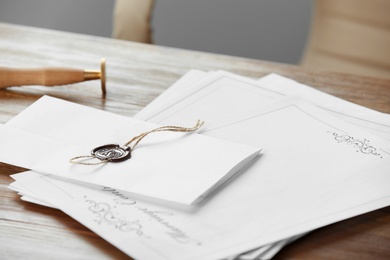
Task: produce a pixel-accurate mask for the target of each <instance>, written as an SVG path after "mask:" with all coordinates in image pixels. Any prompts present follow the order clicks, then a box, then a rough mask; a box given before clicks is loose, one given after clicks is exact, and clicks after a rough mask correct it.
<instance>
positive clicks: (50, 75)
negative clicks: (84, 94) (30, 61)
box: [0, 68, 100, 89]
mask: <svg viewBox="0 0 390 260" xmlns="http://www.w3.org/2000/svg"><path fill="white" fill-rule="evenodd" d="M99 78H100V72H95V71H84V70H76V69H65V68H43V69H10V68H0V89H1V88H6V87H11V86H24V85H42V86H58V85H66V84H72V83H77V82H82V81H85V80H92V79H99Z"/></svg>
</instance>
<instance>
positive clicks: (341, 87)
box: [0, 24, 390, 260]
mask: <svg viewBox="0 0 390 260" xmlns="http://www.w3.org/2000/svg"><path fill="white" fill-rule="evenodd" d="M101 57H106V58H107V76H108V81H107V88H108V93H107V96H106V98H105V99H101V94H100V85H99V84H100V83H99V82H98V81H90V82H83V83H79V84H75V85H71V86H60V87H55V88H47V87H39V86H30V87H22V88H18V87H14V88H9V89H7V90H0V122H1V123H5V122H7V121H8V120H9V119H11V118H12V117H13V116H15V115H16V114H18V113H19V112H20V111H22V110H23V109H24V108H26V107H27V106H28V105H30V104H31V103H33V102H34V101H36V100H37V99H38V98H40V97H41V96H42V95H51V96H54V97H58V98H61V99H65V100H69V101H72V102H76V103H80V104H84V105H87V106H91V107H94V108H98V109H102V110H106V111H110V112H114V113H118V114H121V115H125V116H132V115H134V114H135V113H136V112H137V111H139V110H140V109H142V107H144V106H145V105H147V104H148V103H149V102H150V101H152V100H153V99H154V98H155V97H156V96H158V95H159V94H160V93H161V92H163V91H164V90H165V89H166V88H167V87H168V86H170V85H171V84H172V83H173V82H175V81H176V80H177V79H178V78H179V77H180V76H182V75H183V74H184V73H186V72H187V71H188V70H190V69H201V70H217V69H223V70H228V71H231V72H233V73H237V74H240V75H244V76H250V77H261V76H264V75H266V74H268V73H271V72H275V73H279V74H281V75H284V76H287V77H290V78H293V79H295V80H298V81H300V82H302V83H304V84H308V85H311V86H313V87H315V88H317V89H320V90H322V91H324V92H327V93H330V94H332V95H335V96H338V97H341V98H343V99H346V100H349V101H352V102H355V103H358V104H360V105H363V106H367V107H370V108H373V109H376V110H379V111H382V112H386V113H390V80H383V79H375V78H365V77H358V76H352V75H346V74H337V73H326V72H323V71H307V70H303V69H301V68H299V67H297V66H291V65H285V64H277V63H271V62H265V61H260V60H251V59H245V58H239V57H231V56H224V55H216V54H210V53H202V52H194V51H185V50H179V49H174V48H168V47H162V46H156V45H145V44H138V43H132V42H125V41H119V40H114V39H107V38H99V37H93V36H86V35H78V34H70V33H64V32H58V31H49V30H43V29H37V28H29V27H20V26H14V25H9V24H0V66H7V67H41V66H64V67H73V68H79V69H99V60H100V58H101ZM0 138H1V137H0ZM0 149H1V147H0ZM24 170H25V169H22V168H18V167H14V166H11V165H7V164H1V163H0V258H1V259H18V258H19V259H53V258H57V259H129V258H128V257H127V256H126V255H125V254H123V253H122V252H121V251H119V250H117V249H116V248H115V247H114V246H112V245H110V244H109V243H107V242H105V241H104V240H103V239H101V238H100V237H98V236H97V235H95V234H94V233H93V232H91V231H90V230H88V229H87V228H85V227H84V226H82V225H81V224H79V223H78V222H76V221H74V220H73V219H72V218H70V217H68V216H67V215H65V214H63V213H62V212H60V211H58V210H55V209H50V208H46V207H42V206H37V205H34V204H30V203H27V202H23V201H21V200H20V199H19V196H18V195H17V194H16V193H15V192H13V191H11V190H9V189H7V185H8V184H9V183H10V182H12V179H11V178H10V177H9V175H11V174H14V173H18V172H22V171H24ZM389 171H390V169H389ZM389 188H390V184H389ZM275 258H276V259H321V258H322V259H370V260H371V259H390V207H387V208H384V209H381V210H377V211H374V212H371V213H368V214H364V215H362V216H359V217H355V218H352V219H349V220H346V221H342V222H339V223H336V224H333V225H330V226H327V227H324V228H321V229H319V230H316V231H314V232H312V233H310V234H309V235H307V236H305V237H303V238H301V239H299V240H298V241H296V242H294V243H293V244H291V245H289V246H288V247H286V248H285V249H283V250H282V251H281V252H280V253H279V254H278V255H277V256H276V257H275Z"/></svg>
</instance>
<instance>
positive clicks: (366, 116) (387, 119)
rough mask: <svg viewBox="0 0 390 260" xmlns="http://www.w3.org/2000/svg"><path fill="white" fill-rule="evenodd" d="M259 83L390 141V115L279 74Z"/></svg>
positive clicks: (268, 76) (264, 78)
mask: <svg viewBox="0 0 390 260" xmlns="http://www.w3.org/2000/svg"><path fill="white" fill-rule="evenodd" d="M259 82H260V83H261V85H262V87H264V88H267V89H270V90H271V89H272V90H274V91H278V92H279V93H282V94H284V95H286V96H291V97H299V98H301V99H305V100H308V101H310V102H312V103H313V104H315V105H317V106H318V107H321V108H322V109H324V110H326V111H328V112H330V113H332V114H333V115H334V116H336V117H339V118H342V119H343V120H345V121H347V122H349V123H352V124H354V125H357V126H360V127H363V128H364V129H365V130H366V131H368V132H371V133H373V134H375V135H378V136H380V137H382V138H385V139H386V140H390V115H389V114H385V113H381V112H378V111H375V110H372V109H369V108H366V107H363V106H360V105H357V104H354V103H351V102H348V101H346V100H343V99H340V98H337V97H335V96H332V95H329V94H327V93H324V92H321V91H319V90H316V89H314V88H311V87H309V86H307V85H304V84H301V83H299V82H296V81H294V80H292V79H289V78H285V77H282V76H280V75H277V74H269V75H267V76H265V77H263V78H261V79H260V80H259ZM149 109H151V108H149Z"/></svg>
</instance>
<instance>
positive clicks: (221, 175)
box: [0, 97, 259, 205]
mask: <svg viewBox="0 0 390 260" xmlns="http://www.w3.org/2000/svg"><path fill="white" fill-rule="evenodd" d="M156 127H157V126H156V125H153V124H151V123H146V122H142V121H139V120H134V119H131V118H126V117H123V116H118V115H114V114H111V113H107V112H104V111H100V110H96V109H92V108H88V107H85V106H81V105H77V104H73V103H70V102H66V101H63V100H59V99H55V98H50V97H43V98H41V99H40V100H38V101H37V102H35V103H34V104H33V105H31V106H30V107H29V108H27V109H26V110H25V111H23V112H22V113H20V114H19V115H18V116H16V117H15V118H14V119H12V120H11V121H10V122H9V123H7V124H6V125H4V126H2V127H0V136H1V139H0V147H1V149H0V160H1V161H3V162H6V163H10V164H14V165H18V166H21V167H24V168H28V169H33V170H35V171H38V172H43V173H50V174H55V175H59V176H61V177H65V178H71V179H75V180H79V181H83V182H88V183H93V184H98V185H104V186H108V187H113V188H116V189H119V190H122V191H127V192H131V193H133V194H138V195H140V196H145V197H147V198H149V199H150V198H153V199H158V200H163V201H168V202H174V203H180V204H185V205H195V204H197V203H198V202H200V201H201V200H202V199H203V198H204V197H206V196H207V195H208V194H210V193H211V192H213V191H214V190H215V189H216V188H217V187H218V186H219V185H221V184H222V183H224V182H225V181H226V180H228V179H229V178H230V177H232V176H233V175H234V174H235V173H237V172H238V171H239V170H240V169H241V168H242V167H243V166H245V165H246V164H247V163H248V162H249V161H251V160H252V159H253V158H255V157H256V156H257V155H258V153H259V149H258V148H255V147H252V146H248V145H242V144H237V143H233V142H228V141H223V140H219V139H216V138H210V137H206V136H202V135H198V134H187V133H184V134H183V133H177V132H158V133H152V134H150V135H148V136H147V137H145V138H144V139H143V140H142V141H141V143H140V144H138V146H137V147H136V149H135V150H134V151H132V157H131V159H129V160H127V161H124V162H120V163H107V164H104V165H95V166H92V165H77V164H71V163H69V159H71V158H72V157H75V156H79V155H88V154H89V152H90V151H91V149H92V148H94V147H97V146H100V145H104V144H107V143H119V144H124V143H126V142H127V141H128V140H129V139H131V138H132V137H134V136H136V135H139V134H141V133H143V132H146V131H149V130H152V129H154V128H156Z"/></svg>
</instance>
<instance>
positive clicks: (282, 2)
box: [0, 0, 312, 64]
mask: <svg viewBox="0 0 390 260" xmlns="http://www.w3.org/2000/svg"><path fill="white" fill-rule="evenodd" d="M114 2H115V1H107V0H66V1H61V0H0V22H6V23H14V24H21V25H28V26H34V27H42V28H49V29H55V30H63V31H69V32H76V33H83V34H91V35H97V36H103V37H111V36H112V28H113V21H112V14H113V8H114ZM311 9H312V0H294V1H291V0H246V1H237V0H187V1H183V0H156V2H155V5H154V8H153V10H152V18H151V26H152V30H153V42H154V43H155V44H158V45H163V46H170V47H177V48H183V49H191V50H199V51H205V52H214V53H221V54H228V55H234V56H242V57H248V58H254V59H263V60H270V61H277V62H284V63H293V64H296V63H298V62H299V61H300V58H301V56H302V52H303V50H304V47H305V43H306V38H307V35H308V32H309V27H310V18H311ZM0 37H1V36H0Z"/></svg>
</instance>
